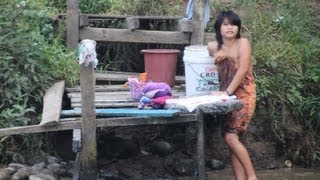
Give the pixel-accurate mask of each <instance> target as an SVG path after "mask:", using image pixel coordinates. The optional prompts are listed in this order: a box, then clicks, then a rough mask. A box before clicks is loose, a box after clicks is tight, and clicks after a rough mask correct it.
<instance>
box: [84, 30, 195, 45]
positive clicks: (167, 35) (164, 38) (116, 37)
mask: <svg viewBox="0 0 320 180" xmlns="http://www.w3.org/2000/svg"><path fill="white" fill-rule="evenodd" d="M80 39H81V40H82V39H92V40H95V41H107V42H129V43H159V44H189V43H190V35H189V34H188V33H183V32H178V31H146V30H135V31H131V30H130V29H111V28H90V27H84V28H82V29H81V30H80Z"/></svg>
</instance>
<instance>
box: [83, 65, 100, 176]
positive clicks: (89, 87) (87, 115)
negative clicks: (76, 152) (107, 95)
mask: <svg viewBox="0 0 320 180" xmlns="http://www.w3.org/2000/svg"><path fill="white" fill-rule="evenodd" d="M80 87H81V107H82V108H81V109H82V111H81V119H82V125H81V143H82V145H81V153H80V155H81V156H80V165H81V171H80V179H83V180H87V179H97V143H96V113H95V104H94V98H95V89H94V87H95V78H94V69H93V66H92V63H90V64H89V65H88V66H85V65H83V64H82V65H81V67H80Z"/></svg>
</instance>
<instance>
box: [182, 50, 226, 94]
mask: <svg viewBox="0 0 320 180" xmlns="http://www.w3.org/2000/svg"><path fill="white" fill-rule="evenodd" d="M183 61H184V68H185V79H186V96H196V95H208V94H210V93H211V92H212V91H215V90H219V88H220V86H219V77H218V71H217V68H216V66H215V65H214V63H213V59H212V57H211V56H209V52H208V49H207V46H195V45H192V46H187V47H185V50H184V52H183Z"/></svg>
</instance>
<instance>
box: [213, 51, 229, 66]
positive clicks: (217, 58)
mask: <svg viewBox="0 0 320 180" xmlns="http://www.w3.org/2000/svg"><path fill="white" fill-rule="evenodd" d="M227 57H228V56H227V55H226V54H225V53H224V52H223V51H219V52H218V53H216V54H215V55H214V64H219V63H220V62H221V61H223V60H225V59H226V58H227Z"/></svg>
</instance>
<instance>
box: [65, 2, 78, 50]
mask: <svg viewBox="0 0 320 180" xmlns="http://www.w3.org/2000/svg"><path fill="white" fill-rule="evenodd" d="M79 14H80V13H79V0H67V47H68V48H71V49H75V48H77V46H78V43H79Z"/></svg>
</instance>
